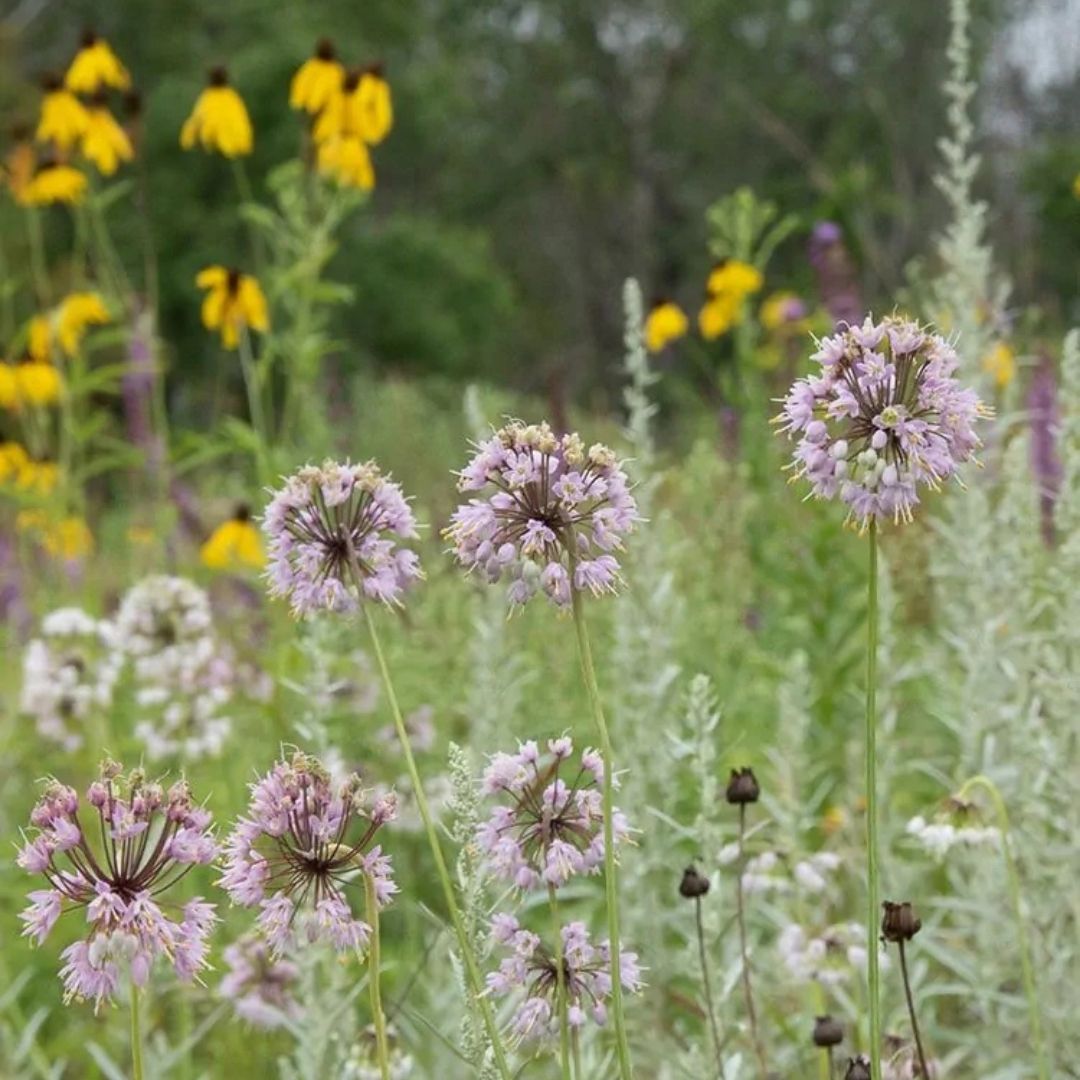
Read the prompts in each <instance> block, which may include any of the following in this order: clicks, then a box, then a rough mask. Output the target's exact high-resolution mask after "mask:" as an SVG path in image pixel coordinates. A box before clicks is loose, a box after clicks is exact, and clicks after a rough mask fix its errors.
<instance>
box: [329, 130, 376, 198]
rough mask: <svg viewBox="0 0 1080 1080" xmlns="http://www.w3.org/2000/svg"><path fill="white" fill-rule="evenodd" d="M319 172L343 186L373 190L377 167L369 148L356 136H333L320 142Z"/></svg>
mask: <svg viewBox="0 0 1080 1080" xmlns="http://www.w3.org/2000/svg"><path fill="white" fill-rule="evenodd" d="M318 163H319V173H320V174H321V175H322V176H325V177H327V178H328V179H330V180H336V181H337V183H339V184H340V185H341V186H342V187H355V188H359V189H360V190H361V191H371V190H372V188H374V187H375V167H374V166H373V165H372V164H371V155H370V154H369V153H368V148H367V147H366V146H365V145H364V144H363V142H361V141H360V139H356V138H333V139H328V140H327V141H326V142H323V143H320V144H319V158H318Z"/></svg>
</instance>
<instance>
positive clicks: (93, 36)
mask: <svg viewBox="0 0 1080 1080" xmlns="http://www.w3.org/2000/svg"><path fill="white" fill-rule="evenodd" d="M97 39H98V36H97V33H96V32H95V30H94V28H93V27H92V26H88V27H87V28H86V29H85V30H84V31H83V32H82V37H81V38H79V47H80V48H83V49H89V48H92V47H93V46H94V45H96V44H97Z"/></svg>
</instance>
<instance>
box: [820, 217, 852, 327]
mask: <svg viewBox="0 0 1080 1080" xmlns="http://www.w3.org/2000/svg"><path fill="white" fill-rule="evenodd" d="M806 254H807V258H808V259H809V260H810V265H811V266H812V267H813V268H814V273H815V275H816V276H817V283H818V292H819V294H820V296H821V301H822V303H823V304H824V305H825V308H826V310H827V311H828V312H829V314H830V315H831V316H832V318H833V322H834V323H835V324H836V325H838V326H841V325H847V324H848V323H853V322H855V321H856V320H857V319H858V318H859V315H860V314H861V313H862V310H863V306H862V298H861V296H860V293H859V283H858V279H857V276H856V272H855V266H854V265H853V263H852V261H851V256H850V255H849V254H848V250H847V245H846V244H845V243H844V234H843V231H842V230H841V228H840V226H839V225H837V224H836V222H835V221H819V222H818V223H817V224H816V225H815V226H814V229H813V231H812V232H811V233H810V242H809V243H808V244H807V249H806Z"/></svg>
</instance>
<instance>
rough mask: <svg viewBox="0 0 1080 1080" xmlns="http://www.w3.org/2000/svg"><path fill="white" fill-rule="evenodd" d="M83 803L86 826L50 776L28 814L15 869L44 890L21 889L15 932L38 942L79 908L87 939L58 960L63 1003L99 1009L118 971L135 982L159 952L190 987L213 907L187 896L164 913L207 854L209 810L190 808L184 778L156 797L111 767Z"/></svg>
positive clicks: (155, 788) (211, 851) (155, 791)
mask: <svg viewBox="0 0 1080 1080" xmlns="http://www.w3.org/2000/svg"><path fill="white" fill-rule="evenodd" d="M85 798H86V802H87V804H88V805H89V807H90V812H89V814H88V817H89V819H90V821H89V824H88V823H87V822H86V821H84V820H83V817H82V815H81V814H80V805H79V797H78V795H77V794H76V793H75V790H74V789H73V788H70V787H66V786H65V785H63V784H61V783H59V782H58V781H55V780H53V781H50V782H49V783H48V785H47V786H46V788H45V792H44V794H43V795H42V797H41V798H40V799H39V800H38V802H37V805H36V806H35V807H34V809H33V811H32V812H31V815H30V822H31V825H32V826H33V828H34V830H35V831H34V835H32V836H31V837H29V838H28V839H27V840H26V843H25V845H24V846H23V848H22V850H21V851H20V852H19V857H18V863H19V866H21V867H22V868H23V869H24V870H26V871H27V872H28V873H31V874H41V875H42V876H43V877H44V878H45V880H46V882H47V883H48V885H49V888H47V889H42V890H38V891H35V892H32V893H30V900H31V904H30V906H29V907H28V908H27V909H26V910H25V911H23V912H22V914H21V915H20V918H21V919H22V921H23V923H24V927H23V934H24V936H27V937H30V938H31V939H33V941H34V943H35V944H41V942H43V941H44V940H45V938H46V937H47V936H48V934H49V932H50V931H51V930H52V928H53V926H54V925H55V923H56V920H57V919H58V918H59V917H60V915H61V914H62V913H63V912H64V911H71V910H74V909H76V908H85V910H86V916H85V918H86V922H87V923H88V924H89V932H88V934H87V936H86V937H85V938H83V939H81V940H79V941H77V942H75V944H74V945H69V946H68V947H67V948H66V949H65V950H64V951H63V953H62V954H61V955H62V956H63V959H64V961H65V963H64V967H63V968H62V969H61V972H60V975H61V978H62V980H63V983H64V989H65V995H64V998H65V1001H67V1000H70V999H71V998H76V999H78V1000H80V1001H81V1000H84V999H87V998H92V999H93V1001H94V1004H95V1008H100V1006H101V1004H102V1003H103V1002H104V1001H107V1000H110V999H112V998H113V997H114V996H115V994H116V992H117V989H118V987H119V984H120V980H121V977H122V976H123V975H127V976H128V977H129V978H130V980H131V983H132V985H133V986H136V987H138V986H144V985H145V984H146V982H147V979H148V978H149V976H150V967H151V965H152V964H153V961H154V960H155V958H157V957H159V956H164V957H166V958H167V959H168V960H169V961H170V963H171V964H172V966H173V969H174V970H175V972H176V974H177V975H178V976H179V977H180V978H181V979H182V980H183V981H185V982H187V981H190V980H191V979H193V978H194V977H195V976H196V975H197V974H198V972H199V971H200V970H201V969H202V968H204V967H205V966H206V952H207V942H206V938H207V936H208V934H209V932H210V928H211V927H212V926H213V924H214V922H215V921H216V916H215V915H214V907H213V905H212V904H208V903H206V902H205V901H203V900H202V899H201V898H198V897H197V898H195V899H193V900H189V901H188V902H187V903H185V904H184V905H183V906H182V907H180V908H179V911H178V912H177V913H176V914H173V915H169V914H166V911H167V909H168V907H169V900H168V896H167V894H168V892H169V890H170V889H171V888H172V886H173V885H175V884H176V883H177V882H178V881H179V880H180V879H181V878H183V877H185V876H186V875H187V873H188V872H189V871H190V870H191V868H192V867H194V866H199V865H206V864H207V863H210V862H212V861H213V859H214V858H215V857H216V855H217V844H216V843H215V842H214V840H213V837H212V836H211V835H210V832H209V826H210V814H209V812H208V811H206V810H204V809H203V808H202V807H199V806H196V805H194V803H193V802H192V798H191V792H190V789H189V788H188V785H187V783H186V782H184V781H182V780H181V781H178V782H177V783H175V784H173V786H172V787H170V788H169V789H168V790H167V791H166V790H165V789H164V788H163V787H162V786H161V785H160V784H157V783H154V782H152V781H148V780H147V779H146V777H145V775H144V774H143V772H142V770H141V769H133V770H132V771H131V772H130V773H127V774H126V775H125V774H124V773H123V770H122V768H121V766H119V765H117V764H116V763H115V762H105V763H104V764H103V765H102V767H101V779H100V780H97V781H95V782H94V783H92V784H91V785H90V786H89V788H87V790H86V796H85ZM95 818H96V820H94V819H95Z"/></svg>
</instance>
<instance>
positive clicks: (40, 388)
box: [15, 357, 64, 409]
mask: <svg viewBox="0 0 1080 1080" xmlns="http://www.w3.org/2000/svg"><path fill="white" fill-rule="evenodd" d="M15 381H16V387H17V390H18V395H19V402H20V403H23V402H25V403H26V404H27V405H32V406H33V407H34V408H36V409H42V408H44V407H45V406H46V405H55V404H56V402H57V401H59V400H60V393H61V391H62V390H63V388H64V378H63V376H62V375H61V374H60V370H59V368H56V367H54V366H53V365H52V364H50V363H48V362H47V361H42V360H34V359H32V358H30V357H27V358H26V359H25V360H24V361H23V362H22V363H21V364H18V365H17V366H16V368H15Z"/></svg>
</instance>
